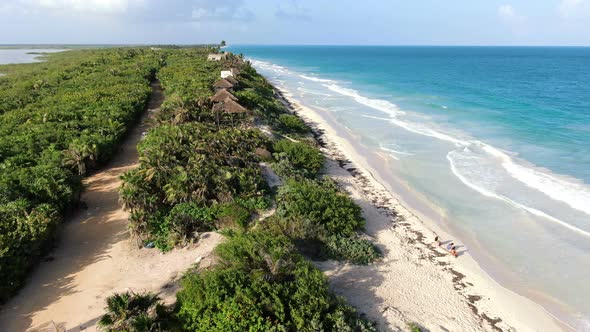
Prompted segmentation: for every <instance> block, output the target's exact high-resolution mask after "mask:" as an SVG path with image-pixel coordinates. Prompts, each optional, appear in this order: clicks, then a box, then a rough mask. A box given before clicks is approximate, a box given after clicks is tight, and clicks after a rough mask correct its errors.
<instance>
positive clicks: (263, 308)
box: [177, 232, 374, 331]
mask: <svg viewBox="0 0 590 332" xmlns="http://www.w3.org/2000/svg"><path fill="white" fill-rule="evenodd" d="M216 253H217V255H218V256H219V259H220V264H219V265H217V266H216V267H215V268H214V269H213V270H210V271H203V272H201V273H200V274H197V273H192V274H189V275H187V276H186V277H185V279H184V280H183V282H182V289H181V291H180V292H179V293H178V294H177V299H178V303H177V310H178V317H179V319H180V321H181V322H182V324H183V326H182V328H183V329H185V330H190V331H211V330H213V331H321V330H324V331H374V328H373V326H372V325H371V324H370V323H368V322H367V321H364V320H363V319H361V318H359V317H358V315H357V314H356V313H355V311H354V309H352V308H351V307H349V306H347V305H345V304H344V303H343V301H342V300H341V299H339V298H337V297H335V296H334V295H333V294H332V293H331V292H330V291H329V289H328V283H327V280H326V277H325V276H324V275H323V273H322V272H321V271H319V270H318V269H317V268H315V267H314V266H313V265H311V264H310V263H308V262H306V261H305V260H304V259H303V258H302V257H301V256H300V255H298V254H296V253H295V251H294V247H293V245H292V243H291V241H290V240H289V239H287V238H285V237H281V236H276V235H273V234H270V233H265V232H254V233H249V234H243V233H240V234H234V235H233V236H231V237H230V238H229V239H228V241H227V242H225V243H223V244H221V245H219V246H218V248H217V249H216Z"/></svg>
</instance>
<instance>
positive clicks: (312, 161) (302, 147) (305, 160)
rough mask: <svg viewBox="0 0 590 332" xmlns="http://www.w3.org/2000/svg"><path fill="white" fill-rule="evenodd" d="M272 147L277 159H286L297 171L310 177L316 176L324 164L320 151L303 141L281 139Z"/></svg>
mask: <svg viewBox="0 0 590 332" xmlns="http://www.w3.org/2000/svg"><path fill="white" fill-rule="evenodd" d="M273 149H274V151H275V158H276V159H277V161H279V162H280V161H281V160H283V159H285V160H287V161H288V162H289V163H290V164H291V165H292V166H293V168H294V169H295V170H296V171H297V172H299V173H300V174H302V175H304V176H307V177H310V178H313V177H315V176H317V174H318V172H319V171H320V169H321V168H322V165H323V164H324V156H323V155H322V154H321V152H320V151H319V150H318V149H316V148H313V147H311V146H309V145H308V144H305V143H301V142H293V141H290V140H288V139H282V140H280V141H278V142H276V143H275V144H274V146H273Z"/></svg>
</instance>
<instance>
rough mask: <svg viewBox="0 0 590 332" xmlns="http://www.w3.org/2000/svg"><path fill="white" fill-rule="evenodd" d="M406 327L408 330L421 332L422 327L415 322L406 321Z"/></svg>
mask: <svg viewBox="0 0 590 332" xmlns="http://www.w3.org/2000/svg"><path fill="white" fill-rule="evenodd" d="M408 329H409V330H410V332H422V329H421V328H420V326H419V325H418V324H416V323H408Z"/></svg>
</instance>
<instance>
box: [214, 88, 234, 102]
mask: <svg viewBox="0 0 590 332" xmlns="http://www.w3.org/2000/svg"><path fill="white" fill-rule="evenodd" d="M227 98H229V99H231V100H233V101H237V100H238V98H236V96H234V95H232V94H231V92H229V91H227V90H226V89H221V90H219V91H217V93H216V94H215V95H214V96H213V97H211V101H212V102H215V103H220V102H222V101H224V100H226V99H227Z"/></svg>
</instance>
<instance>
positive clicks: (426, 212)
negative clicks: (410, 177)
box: [276, 88, 572, 331]
mask: <svg viewBox="0 0 590 332" xmlns="http://www.w3.org/2000/svg"><path fill="white" fill-rule="evenodd" d="M276 89H277V90H278V91H279V95H280V97H282V99H283V100H284V101H285V103H286V104H287V106H288V107H289V109H290V110H291V111H292V112H294V113H295V114H297V115H298V116H300V117H301V118H302V119H303V120H304V121H305V122H306V123H308V125H310V126H311V127H312V128H313V129H314V135H315V136H316V139H317V140H318V142H320V143H321V145H322V150H324V153H326V154H327V155H328V157H329V158H330V159H332V165H329V166H327V167H326V173H327V174H328V175H330V176H332V177H334V178H335V179H336V180H337V182H339V183H340V184H341V185H342V186H343V187H344V189H346V190H347V191H348V192H349V193H350V194H351V195H352V196H353V198H355V200H356V201H357V203H359V205H361V207H362V208H363V210H364V215H365V218H366V219H367V234H368V235H369V236H371V237H373V238H374V239H373V240H374V242H375V244H377V245H378V246H379V247H380V248H381V249H382V250H383V249H385V250H384V254H385V255H384V262H382V263H378V264H376V265H375V266H377V267H379V269H378V270H377V271H373V273H372V274H374V275H381V276H387V281H389V278H394V279H396V280H395V282H394V284H396V285H395V286H396V287H404V286H405V287H412V285H416V284H418V285H419V284H424V283H427V284H429V285H426V287H424V288H426V289H434V290H433V291H434V292H438V291H439V289H437V288H439V287H448V286H449V284H450V285H451V286H452V287H451V288H452V289H453V291H452V293H450V292H448V288H447V292H446V293H445V294H444V296H447V297H452V299H446V300H445V301H442V302H444V303H443V304H442V305H443V306H445V305H447V304H449V302H451V303H453V302H455V303H457V302H462V303H461V304H459V306H462V307H463V308H468V311H469V314H465V312H460V311H459V310H458V311H456V312H453V311H452V310H451V314H450V316H449V312H448V308H441V307H440V306H439V305H429V303H432V302H435V303H436V302H441V301H431V300H430V299H426V301H422V302H421V303H416V302H415V301H414V299H413V298H412V297H415V298H420V297H423V296H424V294H417V293H423V292H425V291H426V290H424V291H421V292H416V291H411V292H410V293H411V294H410V297H409V298H408V299H407V300H408V301H407V302H408V303H404V301H402V302H398V301H397V299H393V300H390V301H387V300H384V301H382V303H380V304H379V305H378V306H379V307H380V308H379V310H382V309H384V308H385V309H386V310H389V309H391V310H394V311H397V313H396V314H394V315H388V314H386V313H385V311H382V312H381V314H380V315H376V314H375V313H376V312H375V310H373V309H374V308H371V306H374V303H371V301H370V300H368V301H367V299H365V300H366V301H363V300H362V297H363V296H362V294H358V290H355V289H354V288H353V287H352V288H351V287H348V288H346V287H345V289H344V290H338V289H335V290H336V291H337V292H338V293H340V294H341V295H343V296H344V297H347V298H348V300H349V301H350V302H351V303H352V304H354V305H355V306H357V308H358V309H359V310H360V311H361V312H363V311H364V312H367V311H373V314H371V313H369V312H367V314H368V315H369V317H370V318H371V319H375V320H377V321H378V323H379V325H380V327H382V328H383V327H385V328H392V327H393V326H395V327H398V328H399V327H402V328H403V327H405V324H407V323H409V322H412V321H415V322H416V323H418V324H421V325H423V326H424V327H425V328H427V329H428V330H430V331H435V330H441V331H444V328H443V326H441V325H439V324H441V323H442V321H443V320H444V319H441V317H440V316H441V315H442V316H446V317H445V318H446V319H449V321H450V322H449V323H450V324H453V322H452V321H453V320H454V319H455V316H459V317H460V319H458V320H459V321H461V324H456V325H454V326H453V327H452V328H451V329H450V330H482V331H487V330H494V331H504V330H514V329H516V330H518V331H521V330H523V331H526V330H531V331H536V330H561V331H570V330H572V329H571V327H569V326H567V325H566V324H565V323H564V322H562V321H559V320H558V319H557V318H556V317H554V316H552V315H551V314H550V313H549V312H548V311H547V310H546V309H545V308H543V307H542V306H541V305H540V304H538V303H536V302H534V301H532V300H531V299H529V298H527V297H524V296H522V295H520V294H517V293H516V292H514V291H512V290H509V289H507V288H505V287H503V286H502V285H500V284H499V283H498V282H497V281H496V280H494V279H493V278H492V277H491V276H490V275H489V274H488V273H487V272H485V271H484V270H483V269H482V268H481V266H480V265H479V264H478V262H477V261H476V260H475V259H474V258H473V257H472V256H471V254H470V253H469V252H468V251H467V250H464V249H463V248H460V250H459V252H460V254H461V255H460V257H459V258H458V259H456V260H455V259H452V258H451V256H450V255H449V254H448V253H446V252H445V250H444V249H442V248H436V247H435V246H433V245H432V244H431V242H432V241H431V240H430V239H433V238H434V234H437V235H439V236H441V238H442V239H443V241H444V240H447V239H452V237H451V236H449V231H448V230H443V228H444V227H441V225H439V224H437V223H436V222H435V221H434V220H435V219H437V218H436V216H437V214H436V211H434V209H435V208H436V207H432V206H426V205H425V204H424V203H423V202H418V200H417V199H414V200H416V202H413V201H412V202H411V203H412V204H409V203H408V200H409V199H412V198H413V197H411V195H409V194H408V192H409V191H411V188H405V185H404V184H403V183H401V182H400V181H396V179H395V178H394V175H390V176H389V177H388V179H387V180H386V179H385V177H384V176H383V174H381V173H380V172H379V171H378V168H379V167H373V165H372V164H371V162H373V163H382V164H387V162H388V161H387V159H386V158H384V157H383V156H382V155H379V154H378V153H373V152H370V153H367V152H366V151H363V150H362V148H363V147H362V146H361V144H360V143H358V141H355V138H354V136H353V135H352V134H351V133H350V132H347V130H346V129H344V128H343V130H338V129H337V128H336V127H337V124H336V123H335V121H334V119H333V118H331V117H330V116H329V115H327V114H326V115H323V114H320V111H319V110H315V109H310V108H307V107H305V106H303V105H301V104H299V103H298V102H297V101H296V100H294V99H293V97H292V96H291V95H290V94H289V92H288V91H285V90H281V89H278V88H276ZM361 151H362V153H361ZM369 159H370V160H369ZM337 168H339V169H340V170H338V169H337ZM342 171H345V172H346V173H347V174H344V173H343V172H342ZM394 187H395V188H394ZM367 198H369V199H368V200H367ZM363 200H364V202H363ZM367 201H369V202H367ZM367 203H368V204H367ZM420 204H422V205H424V206H423V207H422V206H421V207H420V208H418V209H416V208H414V207H415V206H416V205H420ZM409 206H410V207H412V208H408V207H409ZM377 211H378V213H379V214H380V216H377V215H375V212H377ZM384 216H385V218H384ZM385 219H388V220H385ZM385 221H387V222H388V223H389V224H390V225H389V226H391V229H389V227H388V229H385V230H384V229H379V227H375V225H376V224H379V223H381V224H383V223H384V222H385ZM400 228H403V229H401V230H398V229H400ZM391 238H395V239H393V240H395V242H397V244H398V246H399V245H400V244H401V245H403V246H406V245H407V244H410V245H411V246H412V247H413V248H410V249H411V250H408V251H409V252H407V253H405V254H406V255H405V256H404V257H402V258H403V259H405V260H406V262H405V265H422V266H424V265H428V266H426V267H424V268H423V269H424V270H426V272H427V274H432V275H434V276H435V278H434V279H432V278H424V276H421V275H419V274H418V275H414V276H412V275H410V276H409V278H411V280H399V279H401V278H400V277H399V273H398V272H399V271H397V270H396V268H400V267H399V266H394V267H392V268H389V269H387V268H388V267H390V266H389V264H385V265H386V269H385V270H382V269H380V265H384V264H383V263H387V261H388V259H389V258H393V256H395V255H391V254H390V253H388V251H391V250H389V248H390V247H391V248H392V249H396V250H398V249H400V248H399V247H394V246H388V245H387V244H384V242H386V241H388V240H392V239H391ZM455 241H456V240H455ZM404 242H405V243H404ZM404 249H407V248H404ZM390 256H392V257H390ZM402 256H403V255H402ZM395 259H399V257H396V258H395ZM425 260H427V261H428V264H423V263H424V261H425ZM318 265H319V266H320V268H321V269H322V270H324V272H326V273H327V274H328V275H329V276H330V279H331V281H332V282H334V281H336V284H340V283H341V282H342V281H343V279H349V278H346V277H343V275H345V274H347V273H353V270H371V269H374V268H375V266H369V267H351V266H346V265H342V264H338V263H334V262H328V263H324V262H321V263H318ZM396 265H399V264H396ZM402 268H403V267H402ZM357 274H358V273H357ZM396 276H398V277H397V278H396ZM404 277H405V278H407V277H408V276H404ZM412 277H414V278H413V279H412ZM441 280H442V282H441ZM353 281H354V280H353ZM353 281H350V280H348V281H346V282H352V284H354V282H353ZM352 284H351V285H352ZM387 286H388V285H385V286H383V285H372V287H374V288H376V290H377V292H376V293H379V291H380V290H381V289H383V290H384V291H387V290H388V288H390V287H387ZM432 286H434V287H432ZM389 291H390V292H392V291H391V289H389ZM395 291H400V290H399V289H398V290H394V291H393V292H392V293H395ZM365 295H366V294H365ZM406 295H407V294H406ZM426 295H428V294H426ZM367 306H369V307H367ZM392 308H393V309H392ZM443 309H445V310H443ZM375 316H380V317H375ZM474 321H476V322H477V323H475V325H474Z"/></svg>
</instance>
